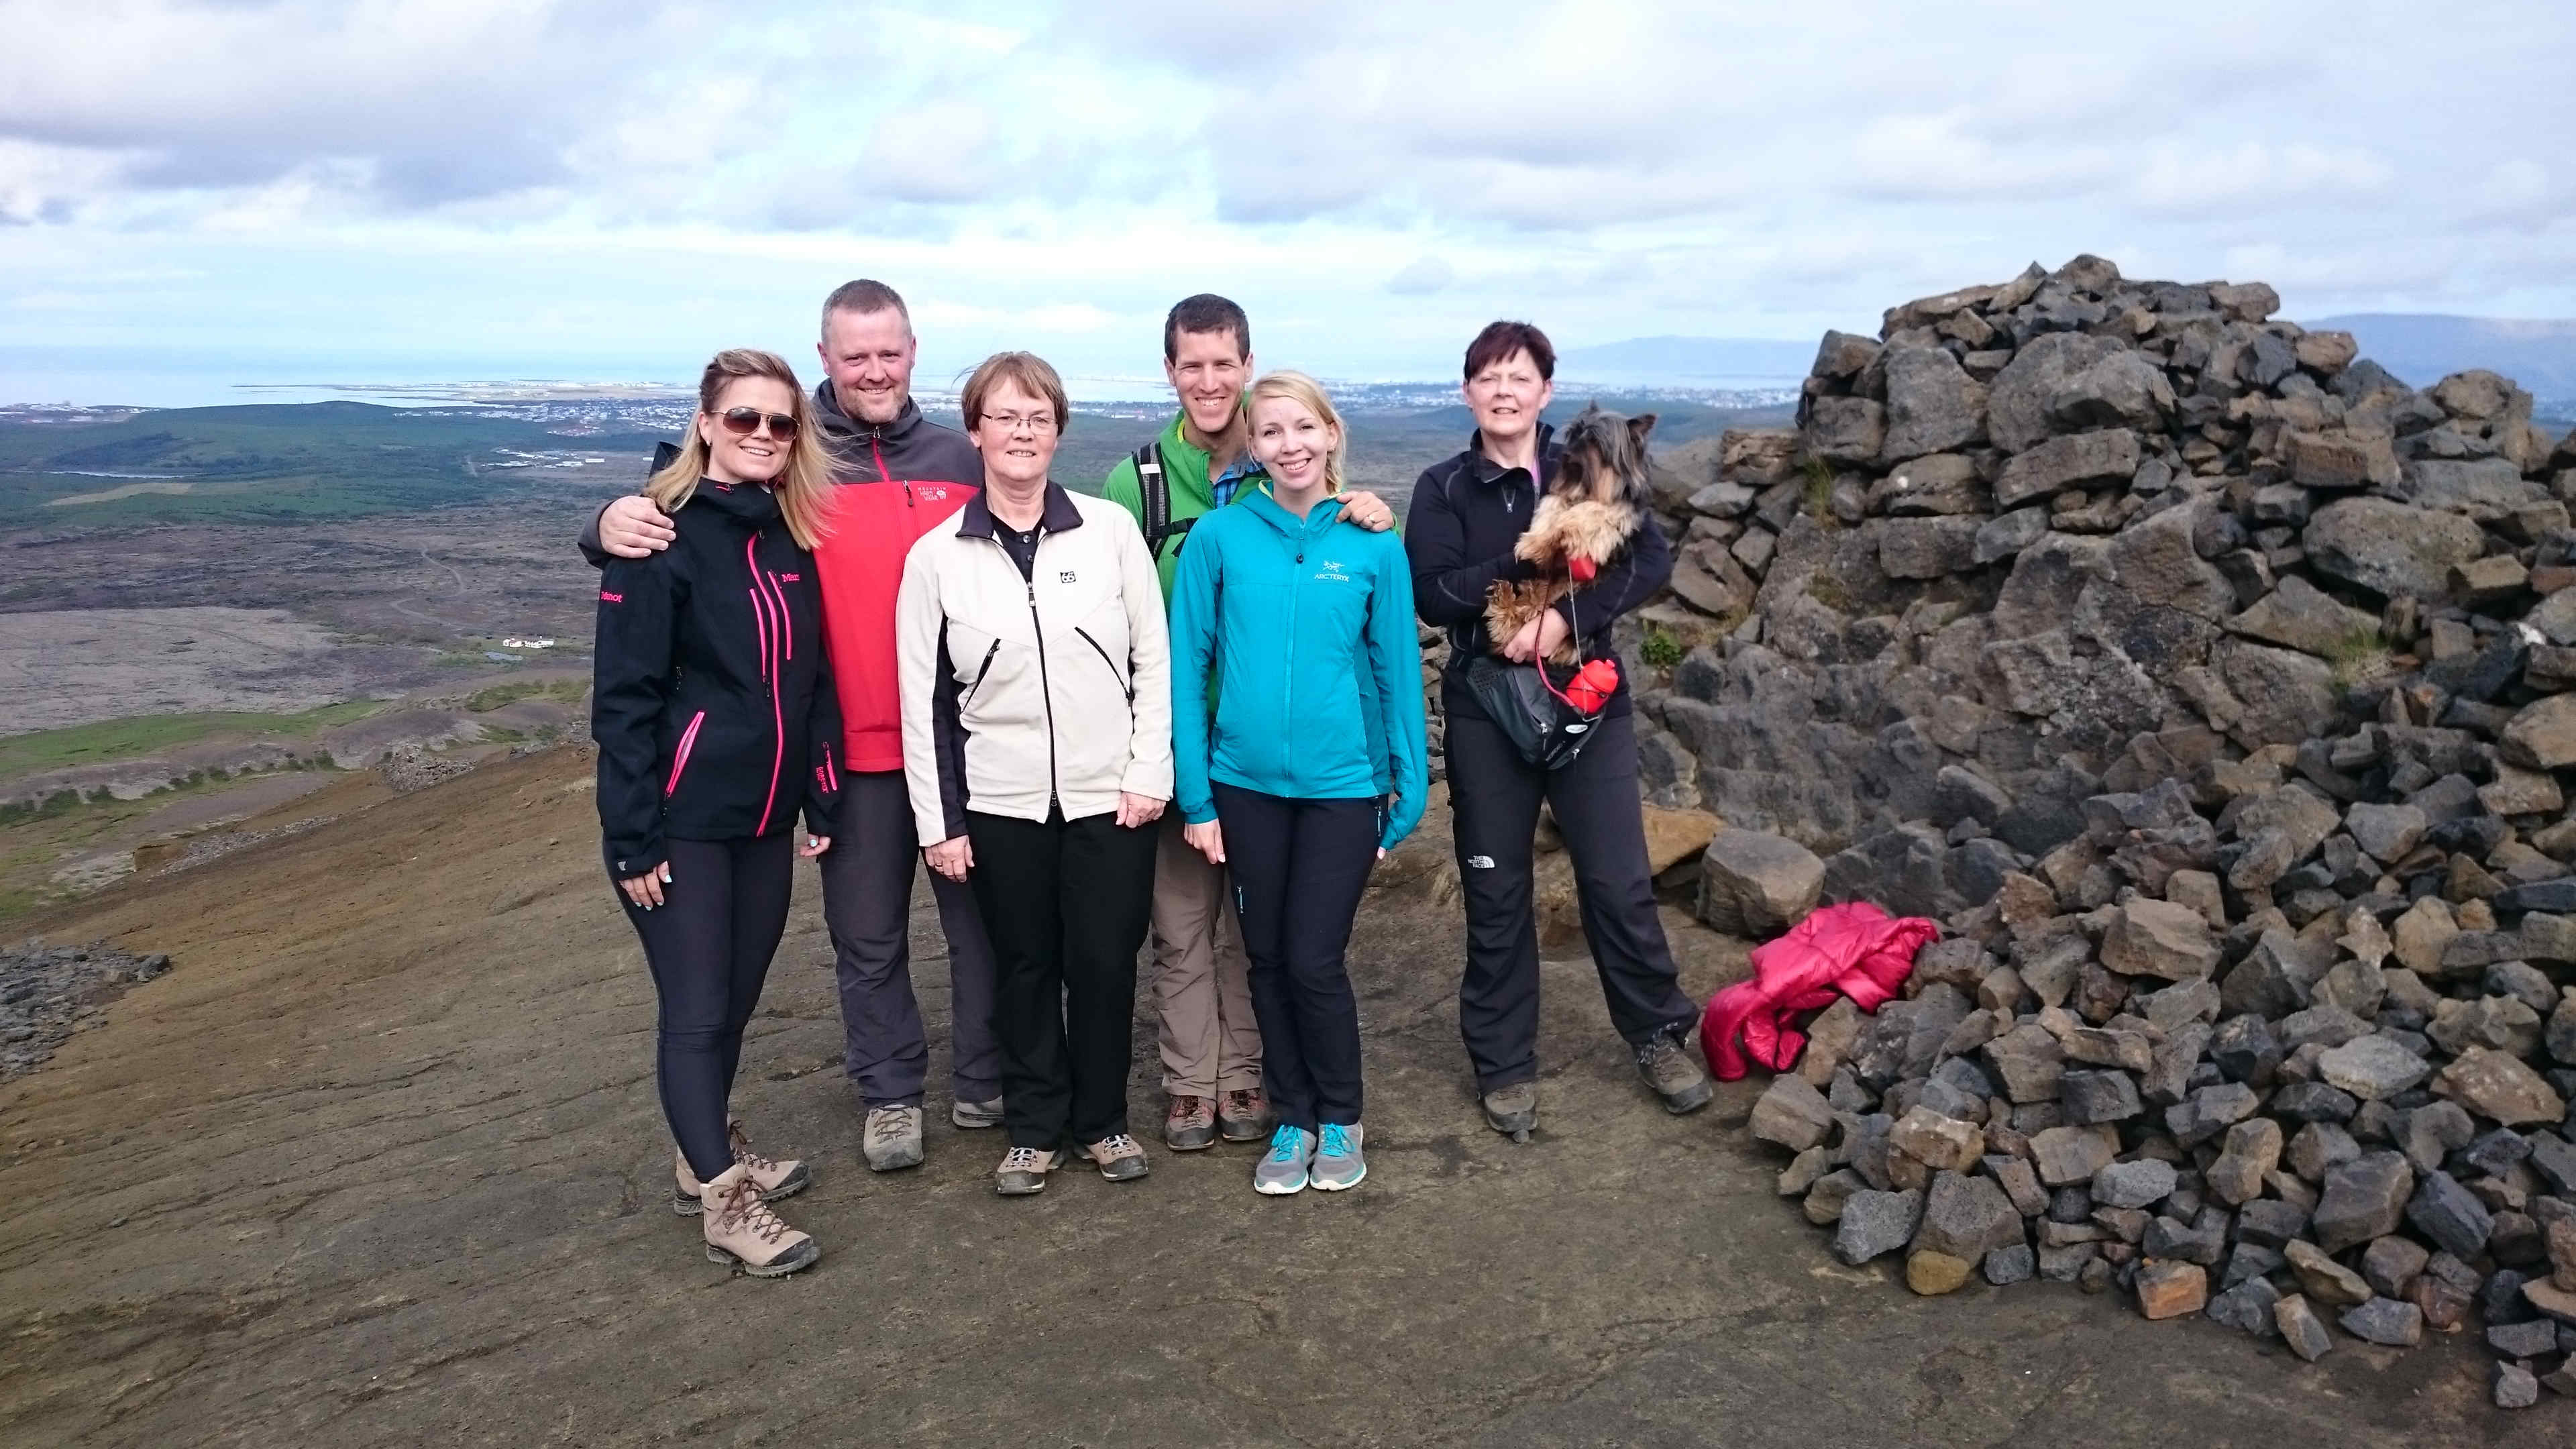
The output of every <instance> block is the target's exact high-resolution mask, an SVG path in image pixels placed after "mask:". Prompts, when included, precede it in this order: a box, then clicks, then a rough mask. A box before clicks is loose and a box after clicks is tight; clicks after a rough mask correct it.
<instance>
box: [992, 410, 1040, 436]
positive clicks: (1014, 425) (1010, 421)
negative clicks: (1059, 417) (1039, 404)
mask: <svg viewBox="0 0 2576 1449" xmlns="http://www.w3.org/2000/svg"><path fill="white" fill-rule="evenodd" d="M984 421H986V422H988V423H991V424H992V425H993V426H994V427H997V428H1000V429H1001V430H1002V431H1003V432H1006V433H1016V432H1018V431H1019V430H1020V429H1022V428H1026V429H1028V430H1029V431H1030V432H1031V433H1033V434H1036V435H1037V436H1039V437H1044V436H1046V435H1047V434H1049V433H1052V432H1054V431H1055V414H1053V413H1028V414H1025V415H1023V414H1020V413H986V414H984Z"/></svg>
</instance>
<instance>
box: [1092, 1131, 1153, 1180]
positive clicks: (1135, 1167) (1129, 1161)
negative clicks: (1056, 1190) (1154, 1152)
mask: <svg viewBox="0 0 2576 1449" xmlns="http://www.w3.org/2000/svg"><path fill="white" fill-rule="evenodd" d="M1079 1150H1080V1151H1081V1153H1082V1155H1083V1156H1084V1157H1087V1158H1089V1159H1091V1161H1093V1162H1094V1163H1096V1164H1098V1165H1099V1167H1100V1175H1101V1176H1102V1177H1105V1178H1107V1179H1109V1180H1110V1181H1111V1182H1134V1181H1135V1180H1136V1179H1138V1178H1140V1177H1143V1176H1144V1175H1145V1174H1146V1173H1149V1172H1151V1171H1153V1170H1154V1165H1153V1164H1152V1163H1150V1162H1147V1161H1146V1160H1145V1144H1143V1143H1141V1142H1139V1141H1137V1140H1136V1139H1135V1138H1133V1137H1130V1136H1128V1135H1127V1134H1126V1133H1124V1132H1113V1133H1111V1134H1109V1135H1108V1136H1106V1137H1103V1138H1101V1139H1100V1140H1099V1141H1097V1142H1093V1143H1090V1144H1087V1145H1085V1146H1084V1147H1082V1148H1080V1149H1079Z"/></svg>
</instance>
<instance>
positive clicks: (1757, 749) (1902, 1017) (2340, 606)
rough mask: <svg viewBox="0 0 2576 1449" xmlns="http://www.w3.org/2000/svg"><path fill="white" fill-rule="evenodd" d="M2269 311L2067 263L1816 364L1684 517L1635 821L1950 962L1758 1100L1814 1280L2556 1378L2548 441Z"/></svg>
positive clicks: (2561, 674) (2572, 919)
mask: <svg viewBox="0 0 2576 1449" xmlns="http://www.w3.org/2000/svg"><path fill="white" fill-rule="evenodd" d="M2277 306H2278V298H2277V297H2276V296H2275V295H2274V293H2273V291H2272V289H2271V288H2269V287H2267V286H2263V285H2261V284H2259V283H2255V284H2242V285H2232V284H2225V283H2218V284H2207V285H2183V284H2176V283H2167V282H2132V281H2128V280H2125V279H2123V278H2122V277H2121V276H2120V275H2119V272H2118V270H2117V268H2115V267H2114V266H2112V265H2111V264H2110V263H2108V262H2106V261H2103V260H2101V259H2099V258H2094V257H2079V258H2077V259H2076V260H2074V261H2073V262H2070V263H2068V264H2067V265H2066V266H2064V267H2061V268H2059V269H2058V270H2056V271H2055V272H2045V271H2042V270H2040V269H2039V268H2037V267H2033V268H2032V269H2030V270H2029V271H2027V272H2025V273H2024V274H2023V275H2022V276H2020V277H2018V278H2015V279H2014V280H2012V281H2010V282H2006V283H2003V284H2002V285H2000V286H1990V287H1975V288H1970V289H1968V290H1965V291H1960V292H1954V293H1950V294H1947V295H1944V296H1940V297H1930V298H1925V299H1923V300H1920V301H1916V302H1909V303H1907V304H1906V305H1904V306H1902V307H1898V308H1895V309H1894V310H1892V311H1890V312H1889V313H1888V314H1887V318H1886V325H1885V327H1884V329H1883V330H1882V333H1881V335H1880V337H1879V338H1877V339H1870V338H1865V337H1857V336H1851V335H1847V334H1843V333H1829V334H1827V335H1826V337H1825V339H1824V343H1823V346H1822V347H1821V348H1820V349H1819V352H1818V355H1817V359H1816V365H1815V369H1814V373H1813V375H1812V376H1811V377H1809V378H1808V380H1807V383H1806V388H1805V393H1804V398H1803V401H1802V403H1801V406H1800V409H1799V421H1798V426H1797V427H1796V428H1795V429H1794V430H1780V431H1770V432H1739V433H1734V434H1730V435H1729V436H1728V437H1727V438H1726V439H1725V440H1724V442H1723V444H1722V446H1721V449H1720V452H1719V455H1718V457H1717V459H1716V461H1715V464H1714V469H1713V472H1714V476H1713V477H1701V478H1690V479H1685V480H1682V485H1683V486H1680V487H1674V488H1670V489H1669V490H1668V492H1669V493H1670V494H1671V497H1670V498H1669V499H1668V502H1669V503H1670V504H1671V505H1673V515H1672V517H1671V518H1670V519H1669V520H1668V524H1669V526H1671V527H1673V528H1674V529H1675V531H1676V534H1677V539H1678V546H1679V551H1680V562H1679V567H1678V568H1677V571H1676V575H1675V579H1674V594H1675V596H1676V597H1675V598H1674V599H1672V600H1669V601H1666V602H1664V603H1662V604H1659V605H1657V606H1654V607H1653V608H1650V609H1648V610H1646V611H1643V614H1644V620H1643V622H1644V634H1643V637H1642V638H1637V639H1635V640H1634V643H1635V644H1636V646H1637V647H1635V648H1634V649H1633V650H1632V651H1631V653H1632V657H1634V658H1637V659H1641V660H1644V661H1647V662H1648V663H1649V665H1651V662H1652V661H1653V660H1654V659H1655V658H1656V657H1657V655H1658V654H1661V655H1662V656H1663V657H1664V658H1665V659H1666V660H1667V661H1671V660H1672V659H1673V657H1674V656H1675V655H1676V654H1678V655H1679V656H1680V657H1679V658H1678V662H1674V663H1671V666H1670V668H1669V671H1668V676H1667V682H1666V686H1665V687H1661V688H1656V689H1652V690H1649V691H1647V692H1645V693H1644V694H1643V695H1641V697H1640V712H1641V714H1643V715H1644V716H1645V718H1646V720H1648V721H1650V722H1651V723H1652V724H1653V725H1654V726H1657V728H1653V729H1648V730H1645V731H1643V732H1642V736H1641V758H1642V761H1643V768H1644V773H1645V777H1646V787H1647V791H1648V794H1649V796H1650V798H1653V799H1654V800H1655V801H1656V802H1657V803H1659V804H1665V805H1671V806H1698V807H1703V808H1705V809H1707V810H1710V811H1713V812H1714V813H1716V814H1717V815H1718V816H1720V817H1722V818H1723V819H1725V820H1726V821H1727V822H1728V824H1729V828H1727V829H1725V830H1723V831H1721V832H1719V834H1718V836H1717V838H1716V839H1715V840H1714V841H1712V842H1711V844H1710V846H1709V848H1708V850H1707V852H1706V855H1705V857H1704V858H1703V861H1702V881H1701V890H1700V902H1699V905H1700V914H1701V915H1702V917H1703V918H1704V919H1706V920H1707V921H1708V922H1709V923H1710V924H1711V925H1714V926H1717V927H1719V928H1721V929H1725V930H1730V931H1736V932H1738V933H1741V934H1750V935H1761V934H1764V933H1767V932H1770V931H1776V930H1778V929H1780V928H1781V927H1783V926H1785V925H1786V924H1787V923H1788V922H1790V921H1793V920H1795V919H1796V918H1797V916H1798V915H1800V914H1801V913H1803V912H1804V911H1805V910H1807V909H1808V908H1810V907H1812V906H1813V905H1814V904H1815V903H1816V902H1818V901H1819V900H1823V899H1830V900H1845V899H1870V900H1875V901H1878V902H1879V903H1881V904H1883V905H1885V906H1887V907H1889V908H1890V909H1893V910H1896V911H1898V912H1901V913H1905V914H1919V915H1930V916H1934V917H1936V918H1939V919H1940V920H1942V921H1943V922H1944V924H1945V926H1946V928H1947V929H1948V931H1949V933H1950V934H1949V937H1948V938H1947V939H1945V940H1943V941H1942V942H1940V943H1938V944H1937V945H1935V946H1933V947H1931V948H1929V949H1928V950H1927V951H1926V952H1925V953H1924V954H1923V956H1922V958H1921V960H1920V962H1919V964H1918V966H1917V969H1916V972H1915V975H1914V978H1913V980H1912V981H1911V982H1910V983H1909V985H1908V992H1909V996H1908V997H1907V999H1905V1000H1902V1001H1898V1002H1891V1003H1889V1004H1888V1005H1887V1006H1885V1007H1883V1008H1881V1009H1880V1011H1879V1012H1878V1013H1877V1014H1876V1015H1875V1016H1874V1017H1869V1016H1863V1015H1861V1014H1859V1013H1858V1012H1857V1011H1855V1010H1853V1009H1852V1008H1851V1006H1850V1004H1849V1003H1848V1002H1846V1003H1843V1004H1842V1005H1840V1006H1837V1007H1835V1008H1834V1009H1832V1010H1830V1011H1828V1012H1826V1013H1824V1014H1823V1015H1822V1017H1820V1018H1819V1019H1818V1020H1817V1021H1816V1022H1815V1023H1814V1025H1813V1027H1812V1028H1811V1030H1812V1037H1813V1040H1812V1044H1811V1045H1810V1047H1809V1049H1808V1051H1807V1054H1806V1056H1805V1058H1804V1060H1802V1061H1801V1062H1800V1063H1799V1064H1798V1067H1797V1069H1796V1070H1795V1071H1793V1072H1792V1073H1789V1074H1787V1075H1784V1076H1782V1077H1780V1078H1779V1079H1777V1080H1776V1081H1775V1082H1774V1083H1773V1084H1772V1085H1771V1087H1770V1088H1769V1089H1768V1090H1767V1091H1766V1092H1765V1093H1764V1095H1763V1096H1762V1098H1761V1101H1760V1103H1759V1105H1758V1106H1757V1108H1756V1110H1755V1113H1754V1117H1753V1124H1752V1125H1753V1131H1754V1134H1755V1135H1756V1136H1757V1137H1759V1138H1761V1139H1762V1140H1764V1141H1767V1142H1772V1143H1776V1144H1778V1145H1779V1146H1780V1147H1782V1148H1784V1149H1786V1150H1787V1151H1789V1152H1791V1153H1793V1154H1795V1155H1794V1157H1793V1159H1792V1161H1791V1162H1790V1164H1789V1166H1788V1168H1787V1169H1786V1170H1785V1171H1784V1172H1783V1173H1782V1175H1781V1179H1780V1190H1781V1192H1782V1193H1783V1194H1784V1195H1786V1196H1792V1197H1796V1198H1798V1199H1799V1200H1800V1201H1801V1202H1802V1204H1803V1205H1804V1209H1805V1212H1806V1214H1807V1216H1808V1218H1809V1219H1810V1220H1812V1221H1813V1222H1815V1223H1817V1224H1819V1225H1820V1226H1827V1227H1830V1228H1832V1229H1833V1231H1834V1252H1835V1253H1836V1254H1837V1256H1839V1257H1841V1258H1842V1259H1843V1260H1844V1261H1845V1262H1848V1263H1854V1264H1857V1263H1863V1262H1868V1261H1870V1260H1872V1259H1874V1258H1877V1257H1880V1256H1881V1255H1885V1254H1902V1255H1903V1262H1904V1265H1905V1277H1906V1281H1907V1282H1908V1283H1909V1284H1910V1285H1911V1286H1912V1287H1913V1288H1914V1289H1915V1290H1916V1291H1918V1292H1924V1293H1941V1292H1948V1291H1951V1290H1953V1289H1956V1288H1958V1287H1959V1286H1961V1285H1962V1284H1963V1283H1965V1282H1966V1281H1967V1280H1968V1279H1969V1278H1970V1277H1971V1276H1973V1275H1979V1274H1982V1275H1983V1276H1984V1277H1985V1278H1986V1279H1987V1280H1988V1281H1990V1282H1993V1283H1997V1284H2004V1283H2012V1282H2016V1281H2020V1280H2023V1279H2029V1278H2040V1279H2045V1280H2050V1281H2058V1282H2073V1283H2076V1284H2079V1285H2081V1286H2082V1287H2083V1288H2085V1289H2086V1290H2088V1291H2093V1292H2103V1291H2107V1290H2112V1289H2117V1290H2119V1291H2120V1292H2122V1293H2124V1294H2127V1295H2129V1296H2130V1297H2131V1298H2132V1299H2133V1300H2134V1301H2135V1303H2136V1304H2137V1306H2138V1309H2139V1311H2140V1312H2142V1313H2144V1314H2145V1315H2146V1316H2148V1317H2150V1318H2168V1317H2174V1316H2178V1315H2183V1314H2189V1313H2204V1314H2206V1315H2207V1316H2209V1317H2211V1318H2213V1319H2216V1320H2218V1321H2219V1322H2222V1323H2225V1324H2228V1325H2230V1326H2233V1327H2236V1328H2240V1329H2243V1330H2244V1331H2246V1332H2248V1333H2251V1334H2255V1335H2257V1336H2259V1337H2264V1338H2277V1339H2281V1340H2283V1341H2285V1342H2286V1343H2287V1345H2288V1346H2289V1347H2290V1348H2291V1349H2292V1350H2293V1351H2295V1352H2297V1353H2299V1354H2301V1355H2303V1356H2305V1357H2308V1358H2311V1359H2313V1358H2315V1357H2317V1356H2319V1355H2321V1354H2324V1353H2327V1352H2330V1351H2333V1349H2334V1348H2335V1347H2336V1346H2337V1344H2338V1343H2346V1342H2349V1341H2351V1340H2352V1339H2360V1340H2364V1341H2367V1342H2371V1343H2378V1344H2391V1345H2403V1344H2412V1343H2415V1342H2417V1341H2418V1340H2419V1339H2420V1338H2421V1336H2422V1335H2423V1334H2424V1333H2426V1332H2427V1331H2431V1332H2465V1331H2475V1332H2478V1333H2481V1334H2483V1335H2484V1337H2485V1340H2486V1342H2487V1343H2488V1344H2489V1345H2491V1346H2492V1348H2493V1349H2494V1351H2495V1352H2496V1353H2497V1355H2498V1356H2499V1359H2500V1366H2499V1370H2498V1377H2497V1380H2496V1384H2495V1395H2496V1402H2497V1403H2499V1404H2501V1405H2506V1406H2509V1407H2513V1406H2520V1405H2523V1404H2527V1403H2529V1402H2532V1401H2533V1398H2534V1396H2535V1395H2536V1393H2537V1391H2538V1388H2539V1386H2541V1385H2546V1386H2548V1387H2549V1388H2551V1389H2554V1390H2557V1391H2559V1392H2562V1393H2576V1364H2571V1363H2570V1362H2569V1361H2568V1360H2567V1358H2566V1355H2567V1354H2568V1352H2569V1351H2570V1350H2576V1123H2571V1121H2570V1112H2569V1105H2568V1104H2569V1102H2570V1100H2571V1099H2576V872H2571V869H2570V865H2569V862H2570V861H2571V860H2576V811H2571V810H2570V808H2569V805H2568V802H2567V799H2566V797H2565V794H2564V792H2563V789H2562V785H2563V783H2564V778H2565V777H2564V772H2565V771H2567V770H2568V769H2570V768H2576V692H2570V691H2571V690H2576V587H2570V586H2571V585H2576V529H2571V527H2570V523H2569V514H2568V507H2567V502H2568V500H2569V499H2570V498H2571V497H2576V437H2571V438H2570V439H2567V440H2563V441H2559V442H2557V443H2555V444H2553V443H2552V441H2551V439H2550V438H2549V437H2548V436H2546V435H2545V434H2543V433H2542V432H2540V431H2539V430H2538V429H2537V428H2535V427H2534V425H2533V424H2532V421H2531V400H2530V398H2529V397H2528V395H2526V394H2525V393H2523V392H2522V391H2521V390H2519V389H2518V388H2516V387H2515V386H2514V385H2513V384H2512V383H2510V382H2508V381H2506V380H2505V379H2503V378H2500V377H2497V376H2495V375H2494V374H2491V373H2484V372H2469V373H2462V374H2459V375H2457V376H2453V377H2450V378H2446V379H2444V380H2442V381H2441V382H2440V383H2439V384H2438V385H2436V386H2434V387H2431V388H2429V389H2425V390H2421V391H2419V390H2417V389H2415V388H2412V387H2409V386H2407V385H2406V384H2404V383H2402V382H2400V381H2399V380H2397V379H2396V378H2394V377H2392V376H2390V375H2389V374H2388V373H2387V372H2386V371H2384V370H2383V369H2381V368H2379V367H2378V366H2376V365H2374V364H2372V363H2370V362H2368V361H2363V360H2357V359H2356V357H2355V349H2354V343H2353V340H2352V338H2351V337H2350V336H2348V335H2346V334H2342V333H2329V332H2308V331H2304V330H2302V329H2301V328H2299V327H2297V326H2295V325H2293V324H2291V323H2288V322H2283V321H2278V320H2274V319H2273V318H2272V313H2273V311H2274V310H2275V309H2276V308H2277ZM1657 636H1662V637H1661V638H1660V639H1659V638H1658V637H1657Z"/></svg>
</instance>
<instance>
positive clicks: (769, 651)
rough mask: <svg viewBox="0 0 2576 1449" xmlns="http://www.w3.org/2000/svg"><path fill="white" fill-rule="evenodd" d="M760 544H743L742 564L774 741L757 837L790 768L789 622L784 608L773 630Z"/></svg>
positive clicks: (765, 826) (765, 825)
mask: <svg viewBox="0 0 2576 1449" xmlns="http://www.w3.org/2000/svg"><path fill="white" fill-rule="evenodd" d="M759 542H760V535H758V534H754V535H752V536H751V537H750V538H747V539H744V540H743V541H742V560H743V563H744V565H745V566H747V567H748V568H749V569H750V570H751V608H752V613H753V614H754V615H755V616H757V617H758V618H759V619H760V621H761V660H760V672H761V675H762V677H764V678H766V679H767V680H768V681H769V725H770V736H771V739H772V741H773V744H772V748H771V752H770V759H769V798H768V799H767V800H764V801H762V802H761V806H760V828H759V829H758V830H755V831H753V832H752V834H754V835H767V834H768V833H769V816H770V812H772V811H774V810H776V809H777V808H778V772H779V771H781V770H784V769H786V768H787V719H786V714H785V709H784V707H783V706H782V705H781V704H780V703H779V699H778V673H779V670H780V668H781V667H782V666H781V664H780V663H779V661H778V658H777V648H778V643H779V641H782V640H783V639H784V638H785V637H786V634H787V619H786V616H785V612H784V610H783V608H782V610H781V613H780V617H779V619H778V627H777V628H776V629H774V630H773V629H771V628H770V627H769V607H768V596H767V595H765V594H763V593H762V592H761V590H760V555H759V554H758V553H757V552H755V549H756V548H757V546H758V544H759Z"/></svg>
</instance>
